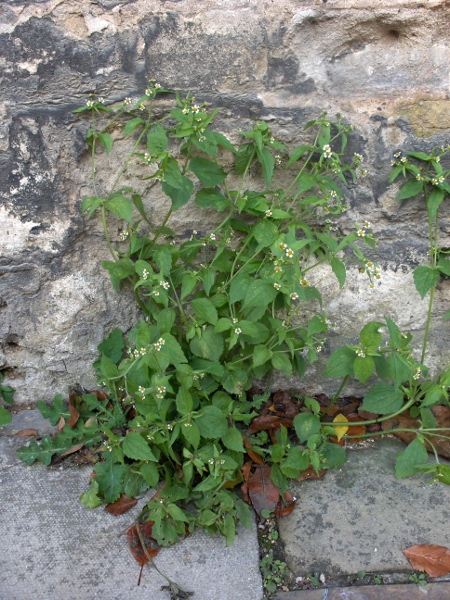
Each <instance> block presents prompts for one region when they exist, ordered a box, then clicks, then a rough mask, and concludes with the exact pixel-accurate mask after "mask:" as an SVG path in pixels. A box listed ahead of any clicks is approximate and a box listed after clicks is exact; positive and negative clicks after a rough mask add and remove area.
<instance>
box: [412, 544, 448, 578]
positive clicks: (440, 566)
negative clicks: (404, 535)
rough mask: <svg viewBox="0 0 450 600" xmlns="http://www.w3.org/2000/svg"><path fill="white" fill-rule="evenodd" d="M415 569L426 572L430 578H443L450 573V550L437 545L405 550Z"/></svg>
mask: <svg viewBox="0 0 450 600" xmlns="http://www.w3.org/2000/svg"><path fill="white" fill-rule="evenodd" d="M403 554H404V555H405V556H406V558H408V559H409V561H410V562H411V565H412V567H413V569H416V571H425V572H426V573H427V574H428V575H429V576H430V577H443V576H444V575H447V573H448V572H450V550H449V549H448V548H446V547H445V546H437V545H436V544H421V545H418V546H410V547H409V548H406V550H403Z"/></svg>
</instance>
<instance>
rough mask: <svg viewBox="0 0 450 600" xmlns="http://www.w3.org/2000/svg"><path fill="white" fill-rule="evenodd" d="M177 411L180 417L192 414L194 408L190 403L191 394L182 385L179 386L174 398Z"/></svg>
mask: <svg viewBox="0 0 450 600" xmlns="http://www.w3.org/2000/svg"><path fill="white" fill-rule="evenodd" d="M176 405H177V411H178V412H179V413H180V414H181V415H187V414H188V413H190V412H192V409H193V407H194V405H193V402H192V394H191V393H190V392H189V390H187V389H186V388H185V387H184V386H183V385H182V386H180V388H179V390H178V393H177V397H176Z"/></svg>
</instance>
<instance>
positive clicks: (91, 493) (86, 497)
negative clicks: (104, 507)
mask: <svg viewBox="0 0 450 600" xmlns="http://www.w3.org/2000/svg"><path fill="white" fill-rule="evenodd" d="M98 492H99V487H98V483H97V481H96V480H95V479H92V480H91V484H90V486H89V489H88V490H87V491H86V492H84V493H83V494H81V496H80V500H81V503H82V504H84V505H85V506H87V507H88V508H96V507H97V506H100V504H103V500H102V499H101V498H99V497H98Z"/></svg>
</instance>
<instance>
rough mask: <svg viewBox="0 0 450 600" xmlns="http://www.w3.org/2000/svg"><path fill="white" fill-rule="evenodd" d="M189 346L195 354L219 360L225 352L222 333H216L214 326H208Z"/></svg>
mask: <svg viewBox="0 0 450 600" xmlns="http://www.w3.org/2000/svg"><path fill="white" fill-rule="evenodd" d="M189 347H190V349H191V351H192V353H193V354H195V356H199V357H200V358H207V359H208V360H211V361H215V360H219V358H220V356H221V355H222V352H223V338H222V336H221V335H220V333H215V332H214V329H213V328H212V327H207V328H206V329H205V330H204V331H202V332H201V334H200V337H198V336H197V335H196V336H195V337H194V338H193V339H192V340H191V342H190V344H189Z"/></svg>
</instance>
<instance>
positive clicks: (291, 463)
mask: <svg viewBox="0 0 450 600" xmlns="http://www.w3.org/2000/svg"><path fill="white" fill-rule="evenodd" d="M308 465H309V458H308V456H307V455H303V450H302V449H301V448H300V447H299V446H293V447H292V448H291V449H290V450H289V452H288V455H287V457H286V460H284V461H283V462H282V464H281V465H280V469H281V472H282V473H283V475H286V477H289V478H291V479H296V478H297V477H300V475H301V472H302V471H304V470H305V469H307V468H308Z"/></svg>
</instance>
